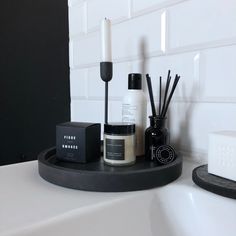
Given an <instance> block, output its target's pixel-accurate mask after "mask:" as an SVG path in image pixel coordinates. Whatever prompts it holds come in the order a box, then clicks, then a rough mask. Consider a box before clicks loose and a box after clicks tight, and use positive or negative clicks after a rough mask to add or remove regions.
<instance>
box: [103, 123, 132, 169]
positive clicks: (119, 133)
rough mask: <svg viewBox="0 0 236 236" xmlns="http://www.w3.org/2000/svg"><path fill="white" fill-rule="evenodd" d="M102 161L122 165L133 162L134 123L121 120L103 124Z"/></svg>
mask: <svg viewBox="0 0 236 236" xmlns="http://www.w3.org/2000/svg"><path fill="white" fill-rule="evenodd" d="M103 156H104V161H105V163H106V164H108V165H113V166H123V165H131V164H134V163H135V160H136V157H135V124H131V123H126V122H121V123H109V124H104V154H103Z"/></svg>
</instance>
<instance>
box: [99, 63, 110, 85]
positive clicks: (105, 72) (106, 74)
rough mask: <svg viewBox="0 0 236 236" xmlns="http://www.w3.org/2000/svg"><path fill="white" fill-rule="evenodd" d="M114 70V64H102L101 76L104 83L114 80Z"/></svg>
mask: <svg viewBox="0 0 236 236" xmlns="http://www.w3.org/2000/svg"><path fill="white" fill-rule="evenodd" d="M112 75H113V68H112V62H109V61H106V62H100V76H101V78H102V80H103V81H104V82H109V81H110V80H111V79H112Z"/></svg>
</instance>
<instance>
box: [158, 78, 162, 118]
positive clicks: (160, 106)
mask: <svg viewBox="0 0 236 236" xmlns="http://www.w3.org/2000/svg"><path fill="white" fill-rule="evenodd" d="M161 80H162V78H161V76H160V84H159V116H161V87H162V85H161V84H162V82H161Z"/></svg>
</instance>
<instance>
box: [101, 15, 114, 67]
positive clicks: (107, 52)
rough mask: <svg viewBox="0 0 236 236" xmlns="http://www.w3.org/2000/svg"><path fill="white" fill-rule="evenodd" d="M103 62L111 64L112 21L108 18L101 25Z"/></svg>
mask: <svg viewBox="0 0 236 236" xmlns="http://www.w3.org/2000/svg"><path fill="white" fill-rule="evenodd" d="M101 43H102V58H101V61H102V62H105V61H106V62H111V61H112V59H111V21H110V20H109V19H107V18H105V19H104V20H102V23H101Z"/></svg>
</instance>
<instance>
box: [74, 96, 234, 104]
mask: <svg viewBox="0 0 236 236" xmlns="http://www.w3.org/2000/svg"><path fill="white" fill-rule="evenodd" d="M109 99H110V101H120V102H121V101H122V99H123V97H113V96H109ZM154 99H155V102H157V101H158V99H157V97H154ZM71 100H74V101H85V100H86V101H103V100H104V97H103V96H71ZM173 103H174V104H178V103H180V104H183V103H186V104H191V103H192V104H207V103H208V104H214V103H217V104H236V98H234V99H232V98H228V99H227V98H215V99H214V98H210V99H201V98H200V99H193V98H189V99H181V98H178V99H175V98H174V99H173V100H172V104H173Z"/></svg>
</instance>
